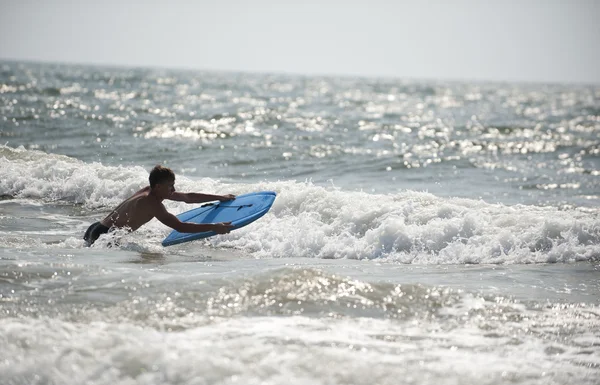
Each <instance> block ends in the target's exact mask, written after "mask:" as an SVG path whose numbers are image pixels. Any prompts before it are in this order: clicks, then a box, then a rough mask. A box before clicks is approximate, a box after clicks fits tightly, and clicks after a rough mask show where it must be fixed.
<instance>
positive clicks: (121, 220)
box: [100, 186, 164, 231]
mask: <svg viewBox="0 0 600 385" xmlns="http://www.w3.org/2000/svg"><path fill="white" fill-rule="evenodd" d="M158 206H160V207H158ZM160 208H162V209H163V210H164V206H163V204H162V202H160V201H159V200H158V199H157V198H156V197H155V196H152V195H150V186H147V187H144V188H143V189H141V190H139V191H138V192H136V193H135V194H133V195H132V196H131V197H129V198H127V199H126V200H125V201H124V202H123V203H121V204H120V205H119V206H117V208H115V209H114V210H113V211H112V212H111V213H110V214H108V216H107V217H106V218H104V219H103V220H102V221H101V222H100V223H102V224H103V225H104V226H106V227H116V228H122V227H128V228H130V229H131V231H135V230H137V229H138V228H139V227H140V226H142V225H143V224H145V223H147V222H149V221H150V220H151V219H152V218H154V217H155V216H156V214H157V213H158V212H160V211H162V210H160Z"/></svg>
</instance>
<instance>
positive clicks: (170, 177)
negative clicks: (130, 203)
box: [148, 164, 175, 188]
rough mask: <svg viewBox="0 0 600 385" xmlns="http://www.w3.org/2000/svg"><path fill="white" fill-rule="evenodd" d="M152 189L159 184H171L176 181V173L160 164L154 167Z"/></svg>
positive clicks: (151, 174) (151, 179) (151, 177)
mask: <svg viewBox="0 0 600 385" xmlns="http://www.w3.org/2000/svg"><path fill="white" fill-rule="evenodd" d="M148 179H149V180H150V187H151V188H152V187H154V186H155V185H157V184H158V183H163V182H170V181H174V180H175V173H174V172H173V171H172V170H171V169H170V168H167V167H163V166H161V165H160V164H157V165H156V166H154V168H153V169H152V171H150V177H149V178H148Z"/></svg>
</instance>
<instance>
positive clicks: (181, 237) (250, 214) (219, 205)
mask: <svg viewBox="0 0 600 385" xmlns="http://www.w3.org/2000/svg"><path fill="white" fill-rule="evenodd" d="M276 196H277V194H276V193H275V192H273V191H263V192H256V193H250V194H244V195H240V196H238V197H236V198H235V199H234V200H232V201H227V202H214V203H207V204H204V205H202V206H200V207H197V208H195V209H192V210H190V211H186V212H184V213H181V214H179V215H177V218H179V220H180V221H182V222H189V223H199V224H206V223H219V222H231V225H232V226H233V228H232V230H235V229H239V228H240V227H244V226H246V225H247V224H250V223H252V222H254V221H255V220H257V219H258V218H260V217H262V216H263V215H265V214H266V213H267V211H269V209H270V208H271V206H272V205H273V202H274V201H275V197H276ZM213 235H217V233H215V232H214V231H205V232H203V233H180V232H179V231H176V230H173V231H172V232H171V234H169V236H168V237H166V238H165V239H164V240H163V241H162V245H163V246H171V245H176V244H178V243H183V242H189V241H194V240H196V239H202V238H208V237H212V236H213Z"/></svg>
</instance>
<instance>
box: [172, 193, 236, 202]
mask: <svg viewBox="0 0 600 385" xmlns="http://www.w3.org/2000/svg"><path fill="white" fill-rule="evenodd" d="M167 199H170V200H172V201H178V202H185V203H203V202H211V201H221V202H226V201H231V200H234V199H235V195H231V194H228V195H209V194H199V193H180V192H174V193H173V194H171V196H169V197H168V198H167Z"/></svg>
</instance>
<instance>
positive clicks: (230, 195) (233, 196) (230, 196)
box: [219, 194, 235, 202]
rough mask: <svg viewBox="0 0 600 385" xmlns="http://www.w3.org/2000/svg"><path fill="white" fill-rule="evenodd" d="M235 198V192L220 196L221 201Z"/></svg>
mask: <svg viewBox="0 0 600 385" xmlns="http://www.w3.org/2000/svg"><path fill="white" fill-rule="evenodd" d="M234 199H235V195H233V194H227V195H221V198H219V200H220V201H221V202H227V201H232V200H234Z"/></svg>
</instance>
